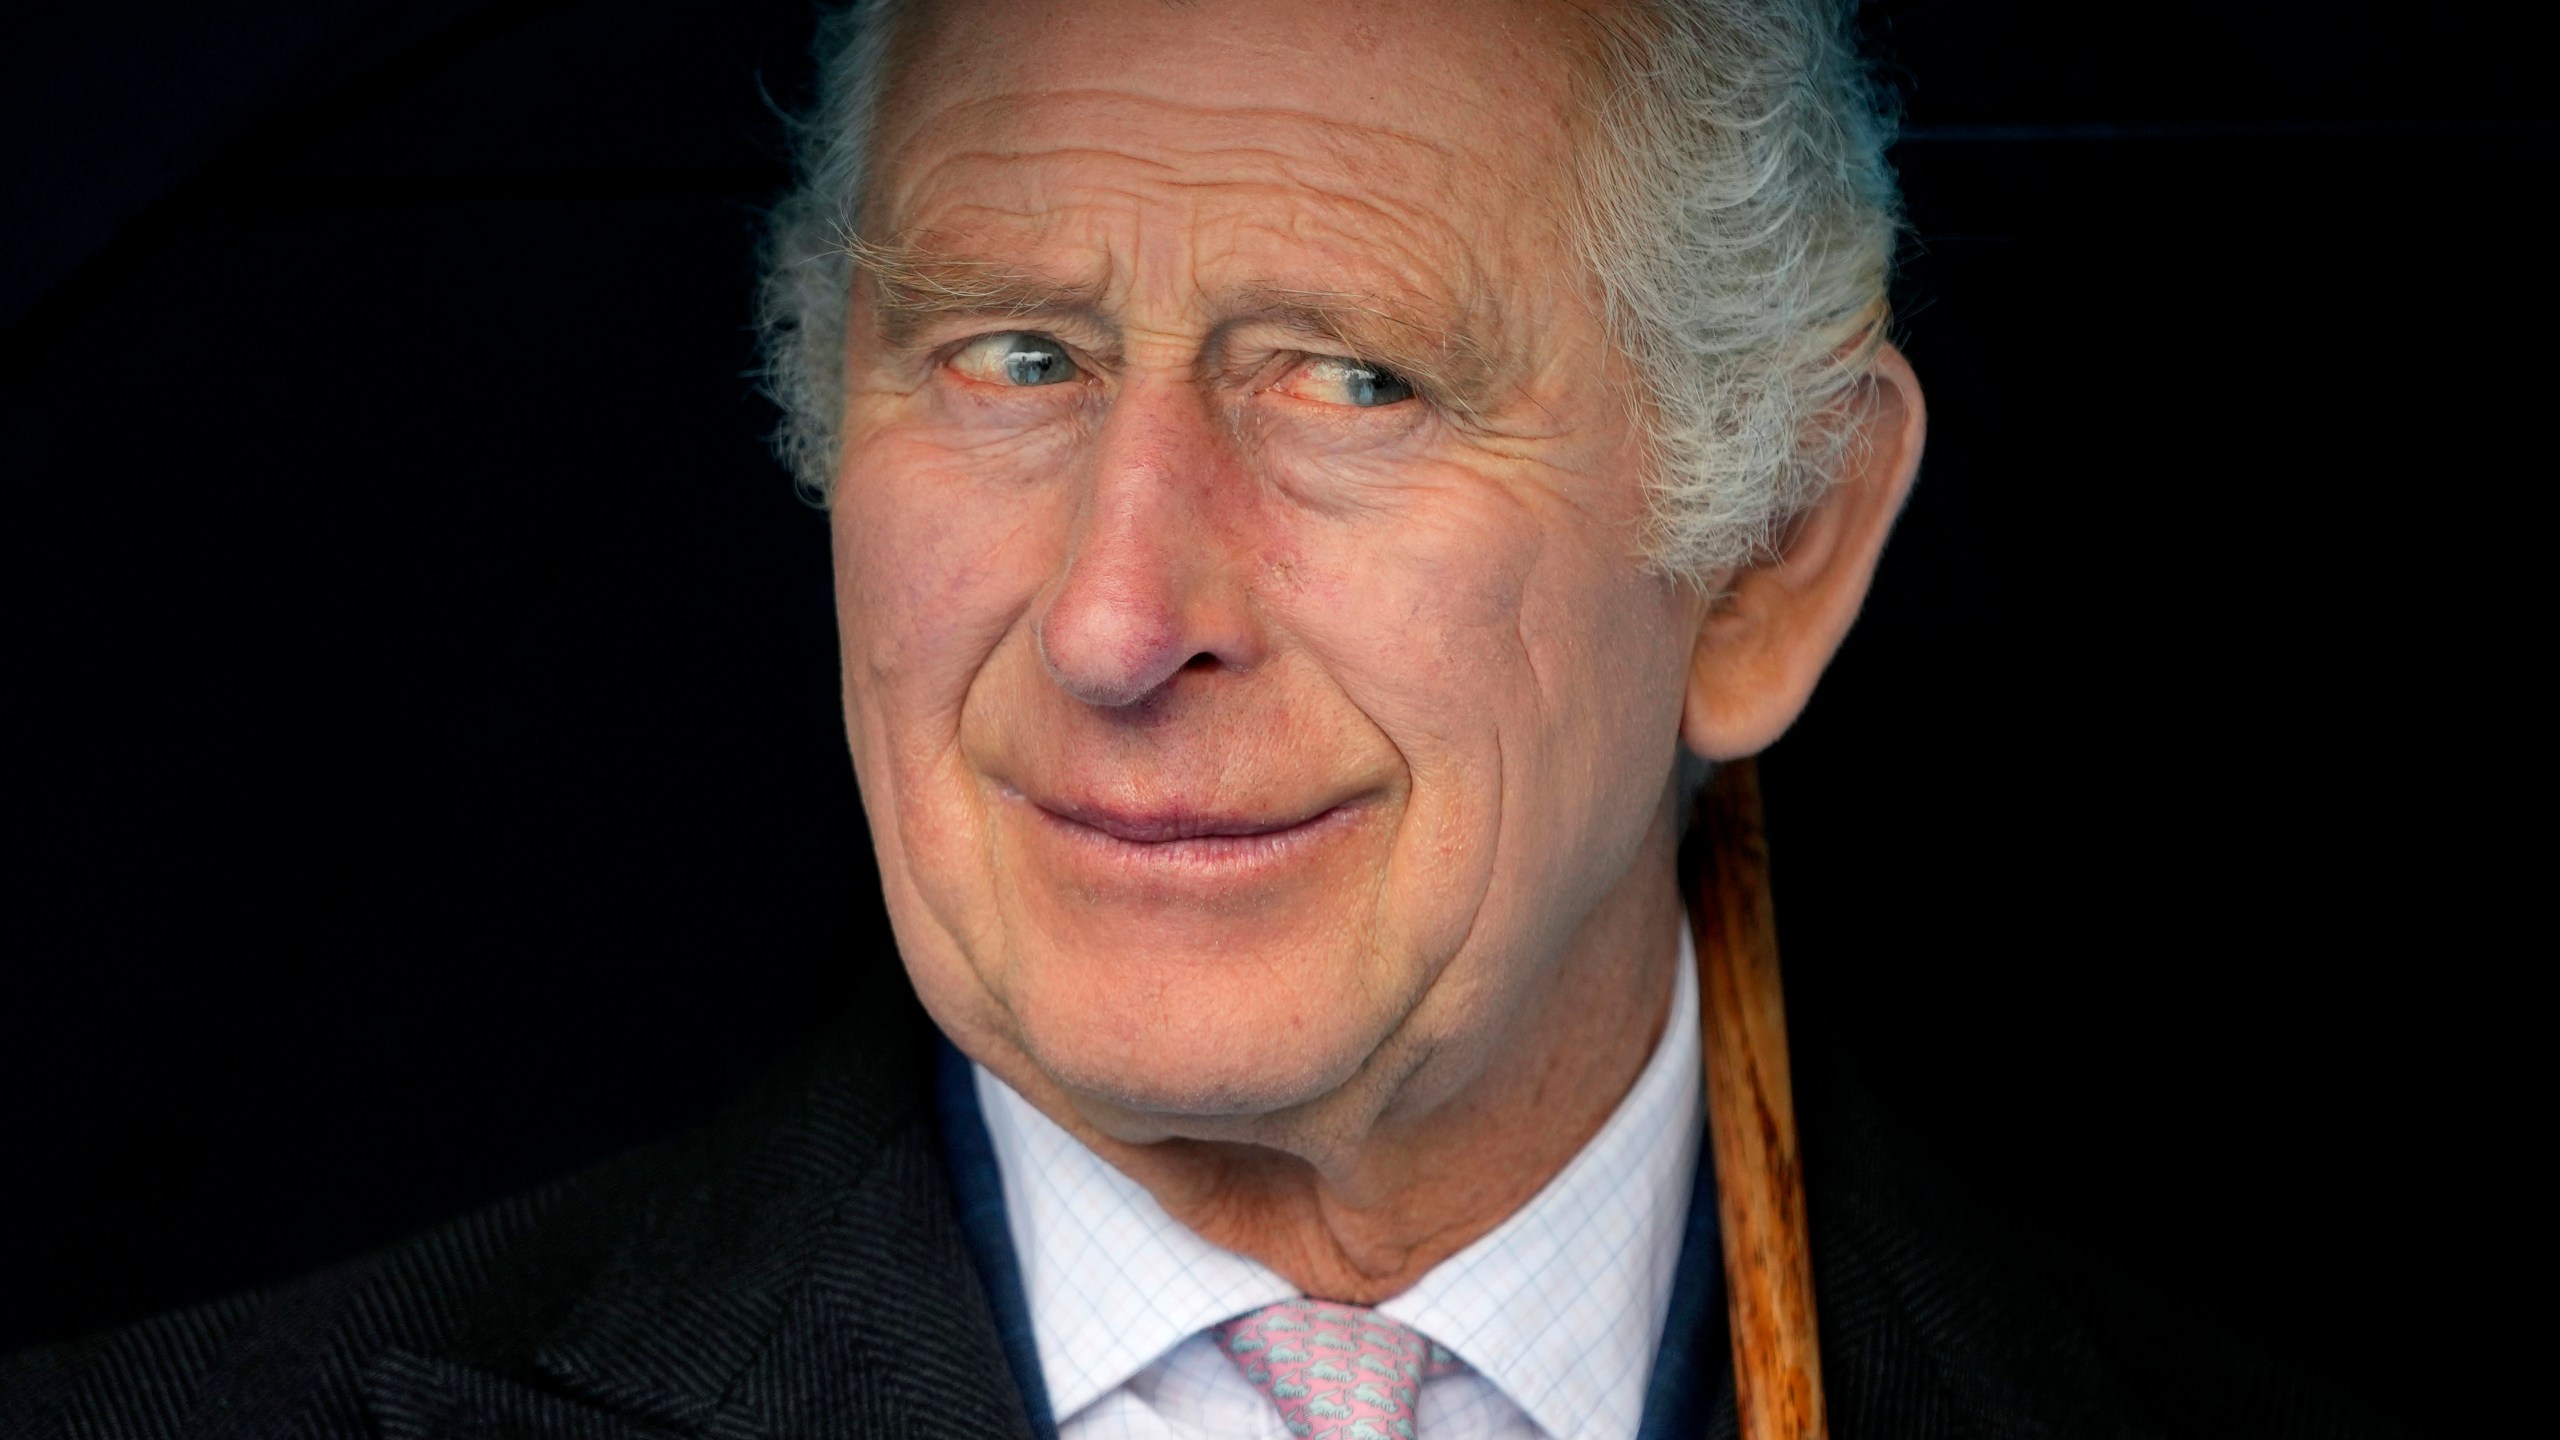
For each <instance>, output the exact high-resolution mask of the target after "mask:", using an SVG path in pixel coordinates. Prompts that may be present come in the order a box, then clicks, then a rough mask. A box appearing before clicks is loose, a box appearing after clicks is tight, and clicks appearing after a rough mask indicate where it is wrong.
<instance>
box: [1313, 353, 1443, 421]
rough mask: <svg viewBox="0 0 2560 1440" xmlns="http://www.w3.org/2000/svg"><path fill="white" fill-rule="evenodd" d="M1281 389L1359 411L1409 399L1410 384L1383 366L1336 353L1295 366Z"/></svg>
mask: <svg viewBox="0 0 2560 1440" xmlns="http://www.w3.org/2000/svg"><path fill="white" fill-rule="evenodd" d="M1281 388H1282V389H1284V390H1286V391H1288V392H1289V393H1290V394H1292V395H1296V396H1298V397H1299V398H1300V399H1304V400H1316V401H1321V402H1323V403H1325V404H1327V405H1348V406H1351V407H1353V408H1355V409H1361V410H1369V409H1375V408H1376V407H1378V406H1381V405H1394V404H1398V403H1400V402H1403V401H1406V400H1410V399H1412V398H1413V386H1412V384H1411V383H1409V382H1408V381H1407V380H1406V379H1405V378H1404V377H1403V376H1401V375H1398V374H1397V373H1395V372H1394V371H1392V370H1390V369H1388V368H1387V367H1385V366H1384V365H1373V364H1371V363H1369V362H1368V361H1366V360H1350V359H1345V358H1343V357H1342V356H1339V355H1318V356H1315V357H1314V358H1312V359H1310V360H1308V361H1307V362H1306V363H1305V364H1304V365H1302V366H1300V367H1298V371H1297V373H1296V374H1294V375H1292V376H1290V377H1289V378H1288V380H1286V381H1284V382H1283V383H1282V386H1281Z"/></svg>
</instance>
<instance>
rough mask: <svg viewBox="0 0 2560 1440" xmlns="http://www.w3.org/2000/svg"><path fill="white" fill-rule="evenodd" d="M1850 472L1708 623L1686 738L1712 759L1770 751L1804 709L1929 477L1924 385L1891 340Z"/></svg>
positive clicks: (1872, 382)
mask: <svg viewBox="0 0 2560 1440" xmlns="http://www.w3.org/2000/svg"><path fill="white" fill-rule="evenodd" d="M1855 403H1856V406H1857V409H1856V411H1855V414H1854V416H1853V418H1852V420H1851V426H1852V433H1851V435H1850V437H1849V439H1850V443H1849V445H1848V448H1847V450H1846V452H1845V454H1846V456H1847V460H1846V462H1845V463H1846V465H1847V467H1848V468H1846V469H1845V470H1844V471H1843V472H1842V473H1841V474H1840V476H1839V477H1838V478H1837V479H1836V480H1835V481H1834V482H1833V484H1832V486H1831V488H1830V490H1829V492H1828V493H1826V494H1825V495H1824V496H1823V497H1822V500H1821V501H1820V503H1818V504H1816V505H1815V506H1814V507H1813V509H1812V510H1810V511H1808V512H1807V513H1806V514H1805V515H1804V516H1803V517H1802V518H1800V519H1799V520H1798V521H1797V522H1796V524H1795V526H1794V527H1793V529H1792V531H1791V532H1790V534H1789V537H1788V539H1787V541H1786V545H1785V549H1784V553H1783V554H1781V555H1780V556H1779V557H1778V558H1777V559H1776V560H1775V561H1773V562H1771V563H1768V564H1765V565H1757V566H1754V567H1752V568H1750V569H1747V570H1744V571H1741V572H1740V573H1738V574H1736V575H1734V576H1733V577H1731V582H1730V586H1729V589H1728V591H1727V593H1726V594H1725V596H1724V597H1723V598H1722V599H1720V600H1718V601H1717V602H1716V603H1715V604H1714V605H1713V606H1711V607H1709V608H1708V609H1707V612H1706V614H1705V615H1704V617H1703V618H1702V619H1701V620H1700V622H1699V628H1698V643H1697V647H1696V649H1695V650H1693V651H1692V652H1691V654H1690V657H1689V693H1688V699H1687V702H1686V703H1685V704H1684V705H1683V706H1682V708H1681V712H1680V738H1681V739H1682V740H1683V741H1685V742H1686V743H1687V744H1688V746H1689V748H1690V749H1691V750H1692V751H1694V752H1696V753H1697V754H1698V755H1699V756H1701V757H1703V758H1705V759H1708V760H1734V759H1739V758H1741V757H1742V756H1745V755H1751V754H1756V753H1758V752H1759V751H1761V750H1763V749H1765V748H1767V747H1768V745H1769V744H1770V743H1771V742H1772V741H1774V740H1776V739H1777V738H1778V737H1779V736H1780V735H1781V734H1784V733H1785V732H1786V728H1787V727H1788V726H1789V725H1792V724H1794V723H1795V718H1796V716H1797V715H1798V714H1800V713H1802V712H1803V710H1804V706H1805V702H1806V701H1807V700H1809V699H1811V698H1812V697H1813V686H1814V682H1815V681H1817V680H1819V679H1821V678H1822V671H1823V667H1825V666H1827V665H1829V664H1830V663H1831V657H1832V655H1833V653H1834V652H1836V651H1837V650H1839V648H1840V642H1841V641H1842V640H1843V639H1845V638H1846V637H1847V636H1848V634H1849V625H1850V623H1851V622H1852V621H1855V620H1856V619H1857V618H1858V607H1859V606H1860V605H1861V604H1863V603H1865V601H1866V598H1867V586H1868V584H1869V583H1870V582H1871V581H1873V580H1874V578H1875V573H1876V560H1877V557H1879V556H1881V555H1882V554H1883V553H1884V541H1885V536H1886V534H1887V533H1889V532H1890V531H1891V530H1892V529H1893V518H1894V516H1895V515H1897V514H1899V513H1900V512H1901V510H1902V502H1903V499H1904V497H1906V496H1908V495H1909V494H1910V493H1911V482H1912V480H1913V478H1914V477H1916V476H1917V475H1918V474H1919V473H1920V444H1921V441H1922V439H1923V438H1924V436H1925V434H1926V432H1927V430H1928V412H1927V411H1926V409H1925V408H1924V407H1923V406H1922V404H1921V399H1920V380H1919V377H1918V376H1915V375H1913V374H1912V373H1911V362H1910V361H1908V360H1905V359H1903V358H1902V352H1901V351H1899V350H1896V349H1895V348H1893V347H1892V346H1891V345H1887V346H1885V347H1884V348H1883V349H1882V350H1881V351H1879V352H1878V353H1877V355H1876V359H1875V366H1874V369H1873V370H1872V371H1871V372H1870V374H1869V377H1868V379H1867V381H1866V383H1865V385H1864V386H1863V388H1862V390H1861V392H1860V393H1859V395H1858V397H1857V399H1856V402H1855Z"/></svg>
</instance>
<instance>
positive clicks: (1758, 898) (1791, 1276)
mask: <svg viewBox="0 0 2560 1440" xmlns="http://www.w3.org/2000/svg"><path fill="white" fill-rule="evenodd" d="M1690 840H1691V843H1692V846H1693V847H1694V850H1695V853H1696V854H1697V855H1698V857H1699V860H1698V864H1697V868H1696V871H1695V873H1694V874H1693V876H1692V878H1691V890H1690V896H1689V902H1690V904H1689V913H1690V917H1691V923H1692V924H1693V925H1694V926H1695V928H1696V933H1697V941H1698V969H1699V977H1698V978H1699V982H1700V983H1699V990H1700V1009H1701V1011H1702V1021H1703V1025H1704V1030H1705V1040H1706V1068H1707V1082H1706V1083H1707V1129H1708V1134H1709V1136H1710V1137H1711V1139H1712V1141H1713V1143H1714V1146H1715V1157H1716V1212H1717V1218H1718V1220H1719V1222H1720V1223H1721V1225H1722V1228H1723V1231H1724V1273H1725V1296H1726V1302H1727V1304H1728V1305H1729V1306H1730V1307H1731V1310H1732V1316H1733V1372H1734V1383H1735V1387H1736V1391H1737V1394H1738V1397H1739V1400H1740V1403H1741V1418H1742V1437H1743V1440H1820V1437H1822V1436H1824V1435H1825V1434H1826V1433H1827V1432H1826V1428H1825V1422H1824V1417H1823V1406H1822V1356H1821V1352H1820V1349H1819V1347H1818V1345H1817V1342H1816V1340H1815V1336H1814V1328H1813V1255H1812V1252H1811V1250H1810V1249H1808V1248H1807V1245H1806V1239H1805V1213H1804V1174H1803V1170H1802V1168H1801V1161H1800V1159H1799V1157H1798V1153H1797V1149H1796V1111H1795V1098H1794V1091H1793V1090H1792V1089H1791V1088H1790V1084H1789V1080H1788V1075H1787V1014H1786V1004H1785V1000H1784V997H1783V996H1782V995H1781V993H1780V989H1779V982H1778V930H1777V918H1776V914H1775V912H1774V910H1773V908H1772V906H1771V904H1770V899H1769V844H1768V839H1767V837H1766V836H1765V834H1764V833H1763V832H1762V829H1761V813H1760V775H1759V771H1758V769H1757V768H1756V767H1755V766H1754V765H1753V763H1752V762H1751V761H1749V760H1739V761H1734V762H1731V763H1729V764H1726V765H1723V766H1720V767H1719V768H1718V769H1717V771H1716V774H1715V777H1714V778H1713V779H1712V780H1710V781H1709V782H1708V784H1707V788H1706V791H1705V793H1704V794H1702V795H1701V796H1700V797H1699V801H1698V815H1697V819H1696V820H1695V822H1694V825H1693V829H1692V830H1691V833H1690Z"/></svg>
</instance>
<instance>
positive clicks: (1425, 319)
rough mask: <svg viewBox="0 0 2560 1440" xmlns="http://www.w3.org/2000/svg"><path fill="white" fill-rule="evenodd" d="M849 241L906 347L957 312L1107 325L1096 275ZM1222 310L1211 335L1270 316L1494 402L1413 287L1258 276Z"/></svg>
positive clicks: (1428, 386)
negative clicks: (1295, 283) (1388, 288)
mask: <svg viewBox="0 0 2560 1440" xmlns="http://www.w3.org/2000/svg"><path fill="white" fill-rule="evenodd" d="M845 248H846V251H847V253H848V254H850V255H851V256H852V257H853V260H854V263H855V265H857V266H858V267H860V269H861V270H862V272H863V274H864V276H865V277H866V278H867V279H868V280H869V281H870V282H871V297H870V298H871V310H872V315H873V320H874V323H875V324H876V325H877V327H878V330H879V335H880V339H881V341H882V342H883V343H884V344H886V345H888V346H890V347H891V348H893V349H901V350H903V349H912V348H913V347H914V345H915V343H916V340H917V338H918V337H919V336H920V335H921V334H922V333H923V332H924V331H925V330H926V328H927V327H929V326H931V325H933V324H934V323H935V322H937V321H941V320H946V319H953V318H961V319H979V320H991V321H997V322H1001V323H1006V324H1020V323H1024V322H1028V321H1034V320H1043V319H1051V320H1054V319H1060V318H1066V317H1076V318H1081V319H1084V320H1087V321H1089V322H1092V323H1093V324H1095V325H1097V326H1099V327H1100V328H1103V329H1110V328H1112V327H1111V324H1110V321H1109V319H1108V317H1107V316H1105V315H1104V313H1103V295H1102V290H1103V286H1102V284H1101V283H1100V282H1092V283H1079V282H1072V281H1061V280H1058V279H1055V278H1053V277H1050V276H1046V275H1041V274H1038V273H1035V272H1032V271H1028V270H1023V269H1020V268H1017V267H1014V266H1010V265H1007V264H1005V263H1003V262H1001V261H997V260H992V259H986V258H981V257H977V256H971V255H965V254H957V253H951V252H946V251H942V250H938V249H935V248H932V247H930V246H927V245H923V244H918V243H914V242H899V243H889V244H882V243H877V242H873V241H868V240H863V239H860V238H853V239H849V240H847V241H846V246H845ZM1218 313H1219V320H1218V324H1217V326H1216V330H1215V331H1214V332H1213V334H1212V337H1211V338H1212V343H1213V345H1214V344H1215V342H1216V341H1217V340H1218V339H1219V338H1220V337H1222V336H1223V335H1225V334H1226V333H1227V332H1230V331H1233V330H1235V329H1237V328H1239V327H1241V326H1245V325H1250V324H1267V325H1271V326H1273V327H1275V328H1277V329H1280V330H1283V331H1287V332H1289V333H1292V334H1295V335H1298V336H1301V337H1303V338H1305V339H1306V340H1308V341H1309V342H1311V343H1316V344H1323V345H1328V346H1330V347H1332V348H1333V349H1334V350H1335V351H1336V352H1337V353H1339V354H1341V355H1343V356H1345V357H1346V358H1350V359H1356V360H1364V361H1367V362H1369V363H1371V364H1374V365H1380V366H1384V367H1385V368H1387V369H1389V370H1392V371H1394V372H1395V373H1397V374H1398V375H1400V376H1402V377H1404V378H1405V379H1406V380H1408V381H1411V382H1412V383H1413V384H1414V385H1416V386H1417V387H1419V388H1420V389H1421V390H1422V392H1423V393H1424V394H1426V395H1429V396H1430V397H1432V398H1433V399H1435V400H1438V401H1440V402H1441V403H1443V404H1445V405H1448V406H1450V407H1451V408H1453V409H1455V410H1456V411H1458V412H1459V413H1460V414H1461V415H1465V416H1469V417H1472V416H1476V415H1479V414H1482V413H1483V412H1484V411H1485V410H1487V409H1488V408H1490V406H1491V404H1492V401H1493V400H1494V398H1495V396H1494V392H1495V390H1496V389H1497V387H1498V384H1499V381H1500V378H1501V368H1502V367H1501V366H1500V365H1499V363H1498V359H1497V355H1496V352H1495V351H1494V349H1493V347H1491V346H1490V345H1488V344H1487V343H1485V342H1484V341H1483V340H1481V339H1479V338H1477V337H1476V336H1475V335H1473V334H1471V333H1469V332H1468V331H1467V330H1466V329H1464V328H1462V327H1461V325H1460V323H1459V322H1458V319H1457V317H1456V316H1455V315H1454V314H1452V313H1450V312H1449V308H1448V307H1445V306H1442V305H1439V304H1437V303H1434V302H1432V301H1429V300H1426V299H1424V298H1423V297H1421V296H1418V295H1410V294H1387V293H1380V292H1374V291H1364V290H1311V289H1300V288H1293V287H1285V286H1279V285H1268V284H1258V285H1250V286H1246V287H1244V288H1243V289H1242V290H1241V291H1239V292H1238V293H1237V294H1235V295H1234V296H1232V297H1230V298H1229V299H1228V300H1227V301H1226V302H1225V303H1223V304H1221V305H1220V306H1219V307H1218Z"/></svg>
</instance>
